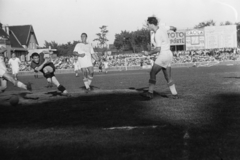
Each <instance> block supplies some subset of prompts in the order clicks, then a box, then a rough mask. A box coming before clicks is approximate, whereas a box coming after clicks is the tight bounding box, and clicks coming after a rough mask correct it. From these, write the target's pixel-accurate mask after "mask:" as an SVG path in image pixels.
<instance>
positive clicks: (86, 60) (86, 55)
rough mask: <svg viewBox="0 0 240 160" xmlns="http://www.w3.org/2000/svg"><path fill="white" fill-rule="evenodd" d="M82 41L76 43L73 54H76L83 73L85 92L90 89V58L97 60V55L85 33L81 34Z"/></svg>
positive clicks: (91, 78)
mask: <svg viewBox="0 0 240 160" xmlns="http://www.w3.org/2000/svg"><path fill="white" fill-rule="evenodd" d="M81 40H82V43H78V44H76V46H75V48H74V50H73V55H75V56H78V61H79V64H80V67H81V70H82V73H83V83H84V85H85V87H86V92H89V91H90V90H91V87H90V85H91V83H92V80H93V64H92V58H94V59H95V60H98V57H97V56H96V55H95V54H94V51H93V48H92V46H91V44H89V43H87V34H86V33H82V34H81Z"/></svg>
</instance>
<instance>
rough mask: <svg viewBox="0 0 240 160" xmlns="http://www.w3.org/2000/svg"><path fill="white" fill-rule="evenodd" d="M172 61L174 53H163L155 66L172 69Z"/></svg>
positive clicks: (168, 51)
mask: <svg viewBox="0 0 240 160" xmlns="http://www.w3.org/2000/svg"><path fill="white" fill-rule="evenodd" d="M172 59H173V54H172V51H170V50H167V51H161V53H160V54H159V55H158V57H157V59H156V61H155V64H157V65H159V66H161V67H163V68H167V67H171V63H172Z"/></svg>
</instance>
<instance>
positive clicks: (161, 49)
mask: <svg viewBox="0 0 240 160" xmlns="http://www.w3.org/2000/svg"><path fill="white" fill-rule="evenodd" d="M147 22H148V28H149V29H150V30H151V31H153V32H154V42H155V45H156V46H155V48H154V49H153V50H151V51H150V52H146V51H145V52H143V54H144V55H145V56H149V55H152V54H156V53H157V54H158V55H157V58H156V60H155V63H154V65H153V66H152V69H151V72H150V79H149V89H148V92H143V93H142V94H141V95H142V96H143V97H145V98H147V99H148V100H150V99H152V98H153V91H154V87H155V84H156V75H157V74H158V72H160V71H161V70H162V71H163V74H164V77H165V79H166V81H167V83H168V86H169V89H170V91H171V93H172V97H173V98H174V99H177V98H179V97H178V95H177V91H176V88H175V84H174V82H173V80H172V77H171V62H172V59H173V54H172V52H171V50H170V40H169V38H168V34H167V29H170V30H173V31H176V28H175V27H172V26H170V27H167V26H164V25H158V20H157V18H156V17H148V19H147Z"/></svg>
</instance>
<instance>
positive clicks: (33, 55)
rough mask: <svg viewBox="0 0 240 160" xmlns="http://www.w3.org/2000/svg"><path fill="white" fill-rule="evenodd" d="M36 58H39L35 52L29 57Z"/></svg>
mask: <svg viewBox="0 0 240 160" xmlns="http://www.w3.org/2000/svg"><path fill="white" fill-rule="evenodd" d="M36 56H37V57H40V56H39V54H38V53H36V52H34V53H33V54H32V55H31V57H32V58H33V57H36Z"/></svg>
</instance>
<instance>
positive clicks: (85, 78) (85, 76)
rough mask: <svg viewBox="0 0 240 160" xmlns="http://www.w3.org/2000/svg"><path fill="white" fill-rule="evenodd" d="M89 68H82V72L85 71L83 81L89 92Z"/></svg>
mask: <svg viewBox="0 0 240 160" xmlns="http://www.w3.org/2000/svg"><path fill="white" fill-rule="evenodd" d="M88 72H89V71H88V69H87V68H82V73H83V83H84V85H85V87H86V92H87V93H88V92H89V91H90V90H91V89H90V86H89V82H88Z"/></svg>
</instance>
